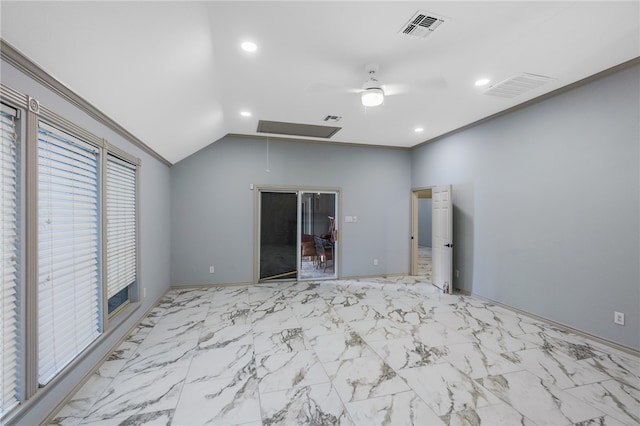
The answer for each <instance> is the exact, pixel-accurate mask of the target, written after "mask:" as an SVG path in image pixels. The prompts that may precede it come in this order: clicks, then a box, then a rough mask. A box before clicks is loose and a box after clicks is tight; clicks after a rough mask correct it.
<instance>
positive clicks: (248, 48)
mask: <svg viewBox="0 0 640 426" xmlns="http://www.w3.org/2000/svg"><path fill="white" fill-rule="evenodd" d="M240 47H242V50H244V51H245V52H255V51H256V50H258V45H257V44H255V43H254V42H252V41H245V42H243V43H242V44H241V45H240Z"/></svg>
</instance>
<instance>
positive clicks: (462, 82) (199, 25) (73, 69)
mask: <svg viewBox="0 0 640 426" xmlns="http://www.w3.org/2000/svg"><path fill="white" fill-rule="evenodd" d="M418 11H425V12H428V13H427V14H428V15H429V16H434V17H436V18H439V19H440V20H441V21H442V22H441V24H440V25H439V26H438V27H437V28H436V29H435V30H433V31H429V30H428V29H426V31H429V35H428V36H427V37H426V38H419V37H415V36H412V35H405V34H403V33H402V31H401V30H402V29H403V27H404V26H405V24H407V22H408V21H410V20H411V19H412V18H413V17H414V16H415V15H416V12H418ZM0 12H1V22H0V24H1V26H0V28H1V30H0V36H1V37H2V38H3V39H4V40H5V42H7V43H9V44H10V45H12V46H13V47H15V48H16V49H17V50H19V51H20V52H21V53H22V54H24V55H25V56H27V57H28V58H30V59H31V60H32V61H33V62H35V63H36V64H37V65H39V66H40V67H41V68H42V69H44V70H45V71H46V72H48V73H49V74H50V75H52V76H53V77H55V78H56V79H58V80H59V81H60V82H62V83H63V84H64V85H66V86H67V87H68V88H70V89H71V90H73V91H74V92H76V93H77V94H78V95H80V96H81V97H83V98H84V99H86V100H87V101H89V102H90V103H91V104H93V105H94V106H95V107H97V108H98V109H99V110H101V111H102V112H104V113H105V114H106V115H108V116H109V117H111V118H112V119H113V120H114V121H116V122H117V123H119V124H120V125H121V126H123V127H124V128H126V129H127V130H128V131H130V132H131V133H132V134H134V135H135V136H136V137H138V138H139V139H141V140H142V141H143V142H144V143H145V144H147V145H148V146H150V147H151V148H152V149H153V150H155V151H156V152H158V153H159V154H160V155H161V156H163V157H164V158H165V159H167V160H168V161H169V162H171V163H175V162H177V161H179V160H181V159H183V158H185V157H186V156H188V155H190V154H192V153H194V152H196V151H198V150H200V149H201V148H203V147H205V146H207V145H209V144H211V143H213V142H215V141H216V140H218V139H220V138H221V137H223V136H225V135H227V134H245V135H257V134H260V135H266V134H264V133H257V127H258V121H259V120H273V121H279V122H289V123H301V124H311V125H332V126H338V127H341V130H340V131H338V132H337V133H335V135H333V136H332V137H331V138H330V139H329V141H331V143H356V144H370V145H384V146H395V147H412V146H415V145H417V144H420V143H422V142H425V141H429V140H431V139H433V138H436V137H438V136H440V135H443V134H446V133H448V132H451V131H454V130H456V129H458V128H460V127H463V126H466V125H468V124H470V123H473V122H476V121H478V120H481V119H483V118H485V117H488V116H491V115H493V114H496V113H499V112H501V111H505V110H508V109H509V108H512V107H514V106H516V105H519V104H521V103H523V102H526V101H528V100H530V99H533V98H536V97H539V96H541V95H543V94H545V93H548V92H551V91H554V90H556V89H559V88H562V87H564V86H567V85H570V84H572V83H574V82H576V81H579V80H581V79H584V78H586V77H588V76H591V75H593V74H596V73H598V72H600V71H603V70H606V69H608V68H610V67H613V66H616V65H618V64H621V63H624V62H626V61H629V60H632V59H634V58H637V57H638V56H640V2H638V1H629V2H618V1H577V2H563V1H534V2H524V1H513V2H511V1H497V2H485V1H468V2H464V1H446V2H445V1H442V2H415V1H414V2H401V1H389V2H380V1H373V2H367V1H344V2H337V1H316V2H307V1H256V2H248V1H200V2H190V1H160V2H154V1H139V2H131V1H115V2H109V1H104V2H97V1H73V2H58V1H44V2H36V1H7V0H3V1H2V2H0ZM244 41H252V42H254V43H255V44H256V45H257V50H256V51H255V52H246V51H244V50H243V49H242V48H241V43H242V42H244ZM368 64H375V65H377V67H378V72H377V73H376V78H377V79H378V81H379V83H380V84H381V85H382V88H383V90H384V91H385V94H386V95H387V96H385V101H384V103H383V105H381V106H377V107H370V108H365V107H363V106H362V104H361V102H360V94H359V93H358V92H359V91H360V90H361V88H362V85H363V83H364V82H365V81H366V80H367V78H368V75H367V72H366V70H365V67H366V66H367V65H368ZM521 73H528V74H534V75H536V76H545V77H550V79H548V80H545V81H544V84H542V85H541V86H539V87H536V88H532V89H530V90H528V91H525V92H524V93H520V94H518V95H516V96H514V97H508V98H505V97H498V96H493V95H489V94H487V93H486V92H487V91H488V90H490V89H491V87H492V86H493V87H494V89H495V88H497V87H498V86H499V85H500V83H502V82H504V81H505V80H507V79H510V78H512V77H514V76H517V75H520V74H521ZM481 78H485V79H489V82H488V83H487V84H486V85H484V86H476V85H475V82H476V81H477V80H479V79H481ZM243 111H244V112H248V113H250V114H251V115H250V116H243V115H241V112H243ZM328 115H331V116H338V117H341V119H340V121H338V122H334V121H329V122H326V121H324V119H325V117H327V116H328ZM418 128H420V129H422V131H416V129H418ZM293 137H294V138H295V136H293ZM311 139H313V138H311Z"/></svg>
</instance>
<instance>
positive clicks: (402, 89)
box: [382, 77, 448, 96]
mask: <svg viewBox="0 0 640 426" xmlns="http://www.w3.org/2000/svg"><path fill="white" fill-rule="evenodd" d="M447 86H448V83H447V81H446V80H445V79H444V78H443V77H435V78H430V79H427V80H422V81H420V82H417V83H414V84H383V85H382V89H383V90H384V94H385V95H388V96H394V95H403V94H411V93H417V92H422V91H425V90H433V89H439V88H446V87H447Z"/></svg>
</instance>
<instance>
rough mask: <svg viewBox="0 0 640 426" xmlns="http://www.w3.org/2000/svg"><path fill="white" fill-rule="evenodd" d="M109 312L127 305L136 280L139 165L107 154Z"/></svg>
mask: <svg viewBox="0 0 640 426" xmlns="http://www.w3.org/2000/svg"><path fill="white" fill-rule="evenodd" d="M106 198H107V208H106V211H107V297H108V299H109V303H108V313H109V314H112V313H113V312H115V311H116V310H117V309H118V308H120V307H123V306H125V305H126V304H127V303H128V302H129V300H130V297H131V290H132V287H133V285H134V283H135V282H136V279H137V276H136V275H137V274H136V271H137V269H136V263H137V259H136V240H137V232H136V226H137V225H136V166H135V165H133V164H131V163H128V162H126V161H123V160H120V159H119V158H117V157H115V156H114V155H111V154H109V155H108V156H107V192H106Z"/></svg>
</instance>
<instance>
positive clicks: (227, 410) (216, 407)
mask: <svg viewBox="0 0 640 426" xmlns="http://www.w3.org/2000/svg"><path fill="white" fill-rule="evenodd" d="M258 420H260V403H259V398H258V380H257V378H256V377H255V376H250V375H247V376H244V377H242V378H240V379H238V378H237V377H226V378H223V379H216V380H211V381H207V382H196V383H188V384H185V385H184V388H183V389H182V395H181V396H180V401H179V402H178V404H177V407H176V411H175V414H174V416H173V423H174V424H176V425H207V424H210V425H232V424H233V425H235V424H240V423H247V422H253V421H258Z"/></svg>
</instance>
